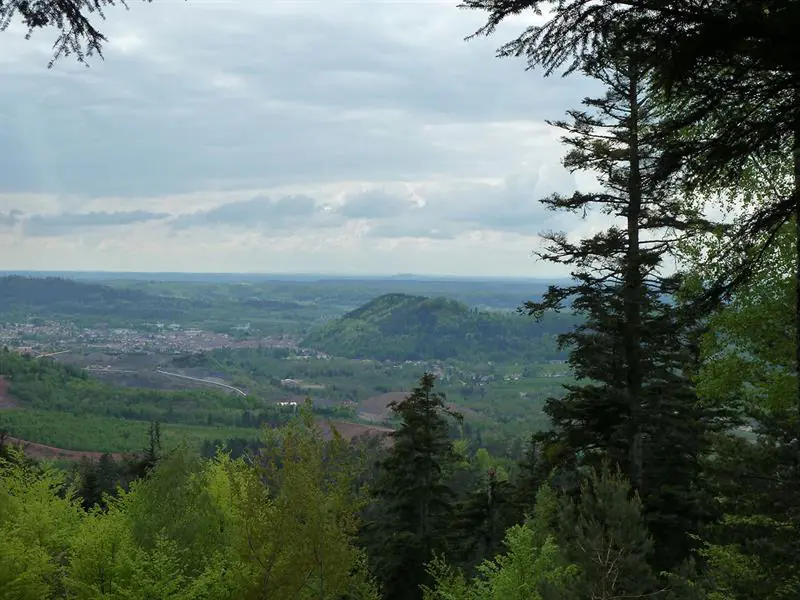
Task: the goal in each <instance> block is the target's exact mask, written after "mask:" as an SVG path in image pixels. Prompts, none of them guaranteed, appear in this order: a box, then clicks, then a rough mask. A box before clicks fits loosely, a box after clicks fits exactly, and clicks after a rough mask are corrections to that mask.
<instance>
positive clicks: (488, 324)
mask: <svg viewBox="0 0 800 600" xmlns="http://www.w3.org/2000/svg"><path fill="white" fill-rule="evenodd" d="M576 323H577V318H576V317H575V316H573V315H568V314H549V315H547V316H546V318H545V319H544V320H543V321H542V322H541V323H536V322H534V321H533V320H532V319H530V318H526V317H523V316H520V315H518V314H514V313H507V312H482V311H479V310H475V309H471V308H469V307H467V306H466V305H464V304H461V303H459V302H456V301H455V300H450V299H447V298H427V297H423V296H411V295H408V294H385V295H383V296H379V297H377V298H375V299H373V300H371V301H370V302H368V303H366V304H364V305H363V306H361V307H359V308H357V309H355V310H353V311H351V312H349V313H347V314H345V315H344V316H343V317H341V318H339V319H335V320H333V321H331V322H329V323H326V324H325V325H322V326H320V327H317V328H315V329H313V330H312V331H311V332H310V333H309V334H308V335H307V336H306V338H305V339H304V340H303V345H305V346H307V347H309V348H314V349H317V350H320V351H323V352H327V353H328V354H332V355H335V356H343V357H347V358H371V359H376V360H393V361H404V360H427V359H439V360H446V359H456V360H462V361H470V362H476V361H496V362H508V361H513V362H517V361H523V360H524V361H532V362H539V361H542V360H551V359H558V358H563V355H562V353H561V352H559V351H558V349H557V347H556V339H555V338H556V336H557V335H558V334H559V333H562V332H564V331H567V330H568V329H569V328H571V327H572V326H573V325H575V324H576Z"/></svg>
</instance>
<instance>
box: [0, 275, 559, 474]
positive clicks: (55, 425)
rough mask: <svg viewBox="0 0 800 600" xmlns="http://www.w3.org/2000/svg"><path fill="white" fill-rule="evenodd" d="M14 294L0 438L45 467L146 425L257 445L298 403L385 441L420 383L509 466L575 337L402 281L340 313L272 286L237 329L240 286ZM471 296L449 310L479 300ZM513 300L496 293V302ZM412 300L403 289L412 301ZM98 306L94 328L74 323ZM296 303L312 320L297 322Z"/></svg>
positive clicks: (191, 439)
mask: <svg viewBox="0 0 800 600" xmlns="http://www.w3.org/2000/svg"><path fill="white" fill-rule="evenodd" d="M12 279H13V285H11V286H9V284H8V281H5V283H3V280H2V279H0V293H2V292H3V290H5V291H6V294H7V297H6V299H5V300H6V301H5V302H4V303H3V306H4V307H6V311H5V314H3V313H0V347H4V348H6V349H7V350H4V351H3V354H2V355H1V356H0V376H2V378H3V379H2V380H0V381H2V384H3V388H2V391H3V394H2V398H0V426H1V427H2V428H3V430H4V431H5V432H6V436H7V438H8V439H18V440H24V443H25V444H26V445H27V447H28V449H29V452H30V453H32V454H34V455H36V456H38V457H41V458H52V459H56V460H73V459H77V458H81V457H91V456H94V455H95V454H96V453H102V452H109V453H114V454H118V453H131V452H140V451H141V450H142V449H143V448H144V446H145V445H146V442H147V429H148V427H149V424H150V423H151V422H158V423H160V424H161V428H162V429H161V430H162V435H163V439H164V442H165V444H167V445H171V446H176V445H179V444H182V443H186V444H188V445H190V446H191V447H194V448H197V449H202V448H204V447H205V448H208V447H209V446H210V445H213V444H223V445H230V444H231V443H243V441H249V442H255V441H256V440H258V439H260V436H261V433H260V428H261V427H263V426H265V425H266V426H276V425H279V424H281V423H284V422H286V421H287V420H288V419H289V418H291V416H292V415H293V414H295V413H296V411H297V407H298V406H299V405H301V404H302V403H303V402H305V401H306V399H308V400H309V401H310V402H311V405H312V407H313V411H314V413H315V415H316V417H317V419H318V420H319V421H320V423H328V422H330V423H332V424H333V425H334V426H335V428H336V429H337V431H339V432H340V434H342V435H343V436H344V437H345V438H346V439H352V438H354V437H358V436H362V435H365V434H370V435H374V434H378V435H380V434H383V433H386V432H388V431H391V430H392V428H393V427H394V426H395V422H394V421H393V415H392V413H391V411H390V410H389V408H388V405H389V403H390V402H392V401H397V400H399V399H402V398H403V397H405V395H406V394H407V393H408V392H409V390H410V389H411V388H412V387H413V386H414V385H415V384H416V382H417V380H418V379H419V377H420V376H421V374H422V373H424V372H431V373H434V374H435V375H436V376H437V379H438V384H437V385H438V386H439V387H440V389H441V390H442V391H443V392H444V393H445V394H446V396H447V399H448V403H449V406H450V407H451V408H452V409H453V410H456V411H458V412H459V413H461V414H462V415H463V416H464V425H463V431H462V433H461V434H460V435H462V436H466V437H467V438H468V439H478V440H480V443H481V444H482V445H483V446H484V447H486V448H488V449H490V450H491V451H492V452H495V453H497V454H498V455H506V454H508V453H509V451H510V450H512V451H513V450H514V449H518V448H521V447H522V444H523V441H524V439H523V438H524V436H526V435H528V434H529V432H530V431H531V430H534V431H535V430H540V429H542V428H546V426H547V423H546V419H545V417H544V415H543V413H542V412H541V407H542V405H543V402H544V400H545V398H546V397H547V396H548V395H553V394H559V393H560V390H561V385H562V384H563V383H564V382H565V381H567V380H568V378H569V372H568V369H567V367H566V365H565V364H564V355H563V354H562V353H561V352H560V351H559V350H558V349H557V347H556V342H555V337H556V336H557V335H558V333H561V332H563V331H565V330H566V329H567V328H568V327H570V326H571V325H572V324H573V323H575V320H574V318H572V317H571V316H569V315H567V316H565V317H563V318H557V319H551V320H549V321H545V322H542V323H535V322H533V321H532V320H531V319H526V318H524V317H521V316H519V315H516V314H515V313H513V312H511V311H509V310H506V309H504V308H503V307H502V306H493V307H491V308H490V309H482V308H479V307H478V306H476V305H467V304H464V303H462V302H459V301H458V300H455V299H453V298H446V297H441V296H440V297H435V298H430V297H427V296H423V295H418V294H409V293H405V292H404V291H402V288H400V289H399V290H398V284H397V281H391V282H389V283H390V285H387V288H388V289H390V290H391V291H390V292H389V293H385V294H382V295H378V296H376V297H373V298H371V299H368V300H367V301H366V302H364V303H363V304H362V305H360V306H352V305H350V304H349V303H348V301H343V299H342V297H343V296H344V294H345V292H346V291H348V290H349V293H350V294H351V298H352V300H349V302H354V301H356V300H360V299H361V296H359V295H358V294H354V293H353V291H352V290H353V289H357V288H358V283H356V284H355V285H354V284H353V283H351V282H348V283H343V284H341V285H340V287H339V288H337V287H332V286H331V285H330V283H329V282H320V283H319V286H318V289H317V290H316V294H315V295H314V294H312V293H310V291H312V292H313V290H314V283H313V282H302V284H297V286H298V289H297V290H296V291H297V293H296V296H287V294H286V291H285V290H286V287H287V284H284V283H282V284H280V285H281V286H284V288H283V289H284V291H283V292H282V295H281V294H276V295H275V297H269V296H266V294H265V296H266V297H259V298H254V297H249V304H250V305H257V306H258V310H256V311H254V312H251V313H249V314H246V315H242V313H241V311H238V312H237V311H235V310H234V308H235V307H233V306H232V304H233V302H232V301H231V298H237V297H238V298H239V299H241V297H242V296H241V294H242V292H241V290H240V289H238V286H239V285H240V284H236V283H215V284H213V285H212V286H209V285H205V286H198V285H196V284H191V283H180V282H159V283H158V284H150V285H146V284H143V285H138V282H130V281H119V280H115V281H109V282H102V281H101V282H97V281H91V282H79V281H66V280H65V281H64V282H63V289H62V288H59V287H58V286H59V280H58V279H40V280H36V279H29V280H22V279H18V278H17V276H14V277H13V278H12ZM37 285H38V286H40V287H37ZM263 285H264V286H265V287H264V290H265V292H266V291H268V288H267V287H266V286H268V285H272V286H273V287H274V288H275V289H278V284H276V283H274V282H270V283H269V284H263ZM363 285H364V286H365V287H366V289H367V290H370V291H372V290H379V289H380V287H379V282H375V281H369V282H367V283H363ZM424 285H426V286H428V287H429V288H434V289H435V288H436V284H435V283H433V284H432V283H430V282H425V284H424ZM473 285H474V288H473V289H472V291H470V289H471V288H470V287H469V284H465V285H464V286H462V287H463V289H461V290H460V292H459V297H460V298H462V299H463V298H467V299H468V298H470V297H472V296H470V294H471V293H472V294H476V295H477V297H482V298H485V297H486V296H485V291H482V289H483V288H482V286H481V284H473ZM517 285H518V284H512V285H511V289H509V290H503V288H502V285H500V286H499V288H500V289H499V290H498V291H496V292H495V297H497V298H502V297H503V294H506V296H510V294H512V293H515V290H516V286H517ZM41 287H44V288H46V293H45V290H42V289H40V288H41ZM288 287H290V286H288ZM419 288H420V284H419V282H416V281H410V282H408V286H407V290H408V291H410V292H418V291H419ZM141 289H146V290H147V291H145V292H143V291H141ZM9 290H11V291H13V292H14V293H13V294H10V295H9ZM20 290H21V291H20ZM131 290H135V291H131ZM131 293H135V294H137V296H136V297H135V299H136V305H135V306H136V310H133V309H132V306H133V305H130V304H125V303H122V304H121V305H120V308H119V311H118V312H115V311H114V304H113V298H115V296H116V295H117V294H122V295H123V297H124V296H125V295H126V294H131ZM248 293H251V294H252V290H250V292H248ZM165 294H166V295H165ZM237 294H238V296H237ZM312 295H313V296H314V299H313V300H312V299H311V296H312ZM48 298H49V299H48ZM66 298H68V299H69V303H67V302H66V300H65V299H66ZM98 298H100V299H108V298H111V300H108V301H106V300H102V302H98V301H97V299H98ZM0 299H2V298H0ZM92 302H95V304H96V308H95V309H94V310H95V311H96V313H92V312H90V311H87V310H83V311H82V312H81V314H80V315H77V316H76V315H74V314H73V315H70V314H69V313H70V311H72V312H73V313H74V312H75V307H76V306H82V307H85V306H90V305H91V304H92ZM215 302H216V303H218V304H219V306H217V305H215ZM337 303H338V304H337ZM301 304H302V305H303V306H304V307H305V308H304V310H305V311H306V312H308V313H316V314H317V317H316V318H313V319H308V320H306V319H305V318H303V317H300V316H298V315H296V314H293V313H292V311H294V310H295V309H296V307H297V306H299V305H301ZM200 305H202V307H203V310H204V311H213V312H215V313H216V314H217V317H216V318H215V320H214V321H213V322H204V321H202V320H201V319H199V318H198V315H197V314H185V313H184V314H181V313H180V312H175V311H174V310H173V309H174V307H176V306H195V307H196V306H200ZM23 306H24V307H27V309H26V311H25V312H23V311H21V310H20V307H23ZM148 306H149V307H154V308H153V312H150V313H149V314H148V318H147V319H142V318H141V315H142V313H143V312H149V311H150V310H151V309H149V308H147V307H148ZM226 306H227V307H228V308H229V309H230V310H231V312H230V313H229V314H227V315H226V316H225V318H223V311H222V309H223V308H224V307H226ZM331 306H336V307H337V308H336V310H335V311H333V310H332V311H331V312H330V313H328V314H327V318H322V317H320V315H322V314H323V313H324V311H325V310H326V309H327V307H331ZM158 307H163V308H162V309H159V308H158ZM159 311H160V312H159ZM243 316H244V317H247V318H248V320H247V321H244V320H243V318H242V317H243ZM254 323H256V325H254ZM281 328H284V329H285V330H284V331H280V329H281ZM434 341H435V343H434ZM234 440H239V442H234Z"/></svg>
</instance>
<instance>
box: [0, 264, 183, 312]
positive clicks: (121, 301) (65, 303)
mask: <svg viewBox="0 0 800 600" xmlns="http://www.w3.org/2000/svg"><path fill="white" fill-rule="evenodd" d="M197 307H198V303H197V301H187V300H184V299H182V298H174V297H168V296H157V295H153V294H148V293H145V292H141V291H138V290H132V289H118V288H113V287H111V286H107V285H102V284H99V283H89V282H81V281H73V280H71V279H61V278H58V277H23V276H19V275H11V276H6V277H0V316H2V317H3V318H5V319H11V318H13V317H17V318H20V317H21V318H27V317H29V316H35V317H44V318H59V317H61V318H63V317H82V316H92V317H126V318H132V319H166V318H176V317H179V316H181V315H183V314H184V313H186V312H187V311H188V310H190V309H196V308H197Z"/></svg>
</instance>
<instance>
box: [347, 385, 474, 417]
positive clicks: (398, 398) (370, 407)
mask: <svg viewBox="0 0 800 600" xmlns="http://www.w3.org/2000/svg"><path fill="white" fill-rule="evenodd" d="M408 395H409V392H389V393H388V394H381V395H379V396H372V397H371V398H367V399H366V400H364V401H363V402H362V403H361V405H360V406H359V408H360V411H359V413H360V416H361V417H362V418H364V419H368V420H370V421H381V420H383V419H385V418H386V417H388V416H389V414H390V413H391V412H392V411H391V409H390V408H389V404H391V403H392V402H402V401H403V400H405V399H406V398H407V397H408ZM446 406H447V408H449V409H450V410H454V411H456V412H459V413H461V414H462V415H464V416H465V417H475V418H479V417H480V416H481V415H480V413H478V412H477V411H474V410H472V409H471V408H467V407H466V406H460V405H458V404H454V403H452V402H448V403H447V405H446Z"/></svg>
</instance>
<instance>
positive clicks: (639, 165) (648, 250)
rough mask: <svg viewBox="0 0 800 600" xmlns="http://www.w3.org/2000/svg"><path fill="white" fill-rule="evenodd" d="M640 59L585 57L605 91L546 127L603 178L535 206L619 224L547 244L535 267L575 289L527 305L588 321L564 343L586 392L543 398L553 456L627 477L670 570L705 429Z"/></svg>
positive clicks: (690, 513)
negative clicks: (559, 452)
mask: <svg viewBox="0 0 800 600" xmlns="http://www.w3.org/2000/svg"><path fill="white" fill-rule="evenodd" d="M642 53H643V52H642V51H641V49H640V48H639V49H637V48H636V47H635V46H629V47H628V48H626V49H625V51H624V52H617V51H616V50H615V47H614V46H613V45H609V46H608V49H607V51H598V52H597V54H596V55H595V56H593V57H589V58H587V59H586V61H585V64H584V66H583V70H584V71H585V73H586V74H587V75H589V76H591V77H593V78H595V79H596V80H598V81H599V82H601V83H603V84H604V85H605V86H606V94H605V96H604V97H602V98H590V99H586V100H584V105H585V106H586V108H587V110H585V111H578V110H572V111H569V113H568V114H569V116H570V120H569V121H560V122H557V123H555V124H556V125H557V126H558V127H560V128H562V129H564V130H565V131H566V132H567V135H566V136H565V137H564V138H563V141H564V143H565V144H567V145H568V146H569V147H570V152H569V153H568V154H567V156H566V158H565V160H564V164H565V166H566V167H567V168H569V169H570V170H572V171H575V170H588V171H593V172H596V173H599V174H600V177H599V179H600V183H601V184H602V191H599V192H595V193H580V192H576V193H575V194H573V195H572V196H569V197H564V196H559V195H554V196H551V197H549V198H547V199H545V200H543V202H544V203H545V204H546V205H547V206H548V207H549V208H550V209H552V210H566V211H569V212H578V211H581V212H583V213H586V212H587V211H589V210H590V209H592V208H596V209H598V210H599V211H600V212H602V213H604V214H606V215H609V216H612V217H615V220H616V222H615V223H614V225H612V226H611V227H610V228H609V229H608V230H607V231H604V232H601V233H599V234H597V235H595V236H593V237H590V238H588V239H583V240H581V241H579V242H573V241H570V240H569V239H568V237H567V236H566V235H565V234H563V233H548V234H546V235H545V239H546V242H547V244H546V247H545V249H544V250H543V251H542V252H541V253H540V254H539V255H540V257H541V258H543V259H544V260H547V261H550V262H554V263H560V264H566V265H569V266H571V267H572V268H573V269H574V270H573V272H572V276H573V279H574V281H575V283H574V284H573V285H571V286H564V287H559V286H551V287H550V288H549V290H548V292H547V293H546V294H545V295H544V297H543V299H542V301H541V302H538V303H534V302H529V303H527V304H526V305H525V307H524V308H525V309H526V310H527V311H528V313H529V314H532V315H535V316H537V317H540V316H541V315H542V314H543V313H544V312H546V311H548V310H560V309H562V308H563V307H564V306H565V304H566V303H568V302H571V309H572V310H574V311H575V312H577V313H579V314H582V315H583V316H584V317H585V322H584V323H583V324H581V325H580V326H578V327H577V328H575V329H574V330H573V331H572V332H570V333H567V334H565V335H562V336H561V339H560V341H561V343H562V344H563V345H564V346H568V347H570V348H571V353H570V358H569V363H570V365H571V367H572V369H573V371H574V373H575V375H576V377H577V378H578V379H579V380H582V381H580V383H579V384H578V385H568V386H566V388H567V393H566V395H565V397H563V398H551V399H549V400H548V402H547V404H546V407H545V412H546V413H547V414H548V415H549V416H550V417H551V419H552V421H553V425H554V426H555V429H556V431H557V438H556V439H557V442H558V443H559V444H560V445H561V446H562V447H565V448H566V449H567V450H568V451H571V452H573V453H575V454H577V455H578V456H579V457H580V458H581V459H582V460H583V461H584V462H587V463H589V464H594V465H597V464H598V463H599V461H601V460H610V461H612V463H613V464H615V465H619V467H620V468H621V469H622V471H623V473H624V474H625V475H626V476H627V477H629V478H630V480H631V483H632V485H633V487H634V489H635V490H637V491H638V492H639V494H640V495H641V497H642V499H643V501H644V505H645V512H646V515H647V519H648V522H649V525H650V527H651V531H652V532H653V534H654V537H655V538H656V541H657V544H656V547H657V550H658V554H657V560H658V563H659V566H664V567H666V566H671V565H673V564H675V563H676V562H677V561H679V560H681V559H683V558H684V557H685V556H686V555H687V552H688V540H687V539H686V538H685V535H684V532H685V531H687V530H689V531H691V530H694V528H695V526H696V523H695V522H694V521H695V520H696V519H697V505H696V498H695V497H694V495H695V487H696V482H697V478H698V475H699V467H698V460H697V458H698V455H699V454H701V453H702V451H703V434H704V429H705V427H706V423H705V422H704V417H705V415H704V414H702V413H701V412H700V410H699V408H698V403H697V402H696V397H695V394H694V390H693V387H692V384H691V381H690V379H689V377H688V374H687V372H686V371H687V369H688V368H689V366H690V365H691V364H692V358H693V357H692V354H691V352H690V350H689V349H690V348H691V347H692V344H691V343H690V342H691V341H692V339H693V336H694V330H693V327H692V326H691V324H690V322H689V321H688V320H687V319H685V317H686V315H684V314H682V313H681V312H680V311H679V310H678V309H677V308H676V307H674V306H673V305H672V304H670V303H669V302H668V301H666V300H665V297H666V296H668V295H670V294H673V293H674V292H675V291H676V289H677V284H678V280H677V278H676V277H673V276H665V275H664V274H663V263H664V259H665V258H666V257H667V255H668V253H669V252H670V249H671V247H672V245H673V244H674V243H675V242H676V241H677V240H679V239H680V238H681V236H682V235H683V234H682V231H683V230H684V229H685V228H686V227H687V221H688V220H694V219H695V217H694V216H693V215H688V216H687V218H686V219H684V218H677V217H676V216H675V215H678V214H680V205H679V202H678V200H677V199H676V197H675V196H674V195H673V194H672V193H671V190H670V189H669V186H668V185H666V184H665V183H664V182H663V181H661V180H660V179H659V178H658V177H657V176H656V165H657V161H658V159H659V156H660V154H659V148H658V146H657V144H656V143H655V142H656V140H658V136H657V132H658V124H659V123H658V119H657V116H656V110H657V107H658V106H657V104H656V102H655V100H654V98H653V97H652V96H651V95H650V94H649V93H648V86H647V81H648V75H649V71H648V68H647V67H646V66H645V65H644V64H643V63H642V60H641V56H640V55H641V54H642ZM551 443H552V442H551Z"/></svg>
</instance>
